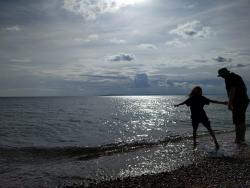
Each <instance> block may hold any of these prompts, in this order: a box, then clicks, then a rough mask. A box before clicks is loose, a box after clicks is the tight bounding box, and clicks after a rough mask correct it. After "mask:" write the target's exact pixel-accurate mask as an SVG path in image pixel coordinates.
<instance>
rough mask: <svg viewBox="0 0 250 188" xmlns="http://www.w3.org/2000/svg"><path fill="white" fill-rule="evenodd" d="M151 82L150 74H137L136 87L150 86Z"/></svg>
mask: <svg viewBox="0 0 250 188" xmlns="http://www.w3.org/2000/svg"><path fill="white" fill-rule="evenodd" d="M149 86H150V85H149V83H148V75H147V74H145V73H142V74H137V75H136V76H135V87H136V88H145V87H149Z"/></svg>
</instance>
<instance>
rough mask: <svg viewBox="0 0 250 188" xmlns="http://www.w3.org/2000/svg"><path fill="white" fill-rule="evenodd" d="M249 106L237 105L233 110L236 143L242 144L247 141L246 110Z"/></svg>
mask: <svg viewBox="0 0 250 188" xmlns="http://www.w3.org/2000/svg"><path fill="white" fill-rule="evenodd" d="M247 106H248V104H241V105H235V109H234V110H233V122H234V124H235V132H236V139H235V142H236V143H241V142H244V141H245V133H246V123H245V121H246V115H245V114H246V109H247Z"/></svg>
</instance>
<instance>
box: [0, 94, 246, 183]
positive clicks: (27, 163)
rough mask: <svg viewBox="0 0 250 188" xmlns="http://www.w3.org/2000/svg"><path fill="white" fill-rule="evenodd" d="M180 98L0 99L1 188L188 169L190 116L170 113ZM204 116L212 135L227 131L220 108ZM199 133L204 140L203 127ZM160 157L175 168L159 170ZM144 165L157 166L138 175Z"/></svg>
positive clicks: (166, 166)
mask: <svg viewBox="0 0 250 188" xmlns="http://www.w3.org/2000/svg"><path fill="white" fill-rule="evenodd" d="M208 97H209V98H211V99H218V100H222V101H224V100H226V98H224V97H219V96H208ZM185 98H186V97H185V96H128V97H41V98H39V97H38V98H0V106H1V108H0V120H1V121H0V179H2V180H3V181H2V186H3V187H16V186H19V187H34V186H36V187H38V186H40V187H53V186H55V185H60V184H65V181H67V182H68V183H71V180H74V181H78V180H79V181H81V180H82V179H89V178H95V179H98V178H100V177H101V178H110V177H117V176H119V177H121V176H127V175H140V174H142V173H157V172H159V171H164V170H171V167H172V166H173V167H174V166H176V165H177V166H178V164H179V163H180V161H179V159H180V157H182V160H183V161H185V160H186V161H192V156H191V155H192V154H190V153H189V152H188V151H189V149H190V148H189V147H190V145H191V140H190V138H191V133H192V127H191V121H190V112H189V109H188V107H186V106H181V107H178V108H175V107H173V105H174V104H176V103H179V102H182V101H183V100H185ZM205 109H206V111H207V114H208V116H209V117H210V120H211V123H212V127H213V129H214V130H216V132H217V134H220V133H222V132H230V131H231V130H232V129H233V125H232V122H231V114H230V112H229V111H228V110H227V107H226V106H224V105H218V104H210V105H209V106H206V107H205ZM247 121H248V122H249V112H248V113H247ZM198 131H199V134H201V135H206V134H207V131H206V130H205V129H204V128H203V127H202V126H200V128H199V130H198ZM170 143H171V144H170ZM185 151H186V152H185ZM157 152H158V153H157ZM159 152H160V153H159ZM161 152H162V153H161ZM141 156H144V158H141ZM157 156H161V157H160V158H159V159H158V158H157ZM162 157H163V158H164V159H165V160H168V161H169V160H170V159H171V160H173V161H172V162H171V160H170V162H168V163H166V161H165V162H164V165H163V164H162V162H161V160H162ZM185 157H186V158H185ZM146 158H147V159H149V158H150V159H152V158H154V160H155V163H154V162H152V161H151V167H150V168H149V167H148V166H147V165H148V164H149V162H148V163H147V165H146V164H144V166H146V167H145V168H142V167H138V166H137V164H143V163H145V160H146ZM177 159H178V160H177ZM143 160H144V161H143ZM157 165H158V166H157ZM149 166H150V165H149ZM156 166H157V168H156ZM142 169H144V170H142ZM157 169H158V170H157Z"/></svg>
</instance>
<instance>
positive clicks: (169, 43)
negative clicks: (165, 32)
mask: <svg viewBox="0 0 250 188" xmlns="http://www.w3.org/2000/svg"><path fill="white" fill-rule="evenodd" d="M165 45H167V46H172V47H185V46H187V44H185V43H184V42H182V41H180V40H179V39H174V40H172V41H167V42H166V43H165Z"/></svg>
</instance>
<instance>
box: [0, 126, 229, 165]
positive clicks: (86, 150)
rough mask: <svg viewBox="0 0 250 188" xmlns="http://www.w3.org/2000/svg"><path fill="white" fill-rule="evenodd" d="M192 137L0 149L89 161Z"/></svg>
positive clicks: (204, 134)
mask: <svg viewBox="0 0 250 188" xmlns="http://www.w3.org/2000/svg"><path fill="white" fill-rule="evenodd" d="M230 132H233V130H229V131H215V133H216V134H225V133H230ZM205 136H208V133H202V134H198V137H205ZM192 138H193V136H192V135H189V134H187V135H176V136H168V137H165V138H164V139H162V140H158V141H155V142H149V141H146V140H141V141H136V142H131V143H124V142H119V143H113V144H107V145H102V146H97V147H77V146H73V147H22V148H16V147H14V148H13V147H2V148H0V151H1V153H2V154H3V155H2V156H6V157H9V156H10V155H11V156H15V157H17V156H24V157H42V158H55V159H60V158H65V157H76V159H77V160H91V159H94V158H98V157H102V156H109V155H114V154H117V153H124V152H132V151H134V150H137V149H142V148H148V147H153V146H157V145H162V144H168V143H175V142H180V141H183V140H191V139H192Z"/></svg>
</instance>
